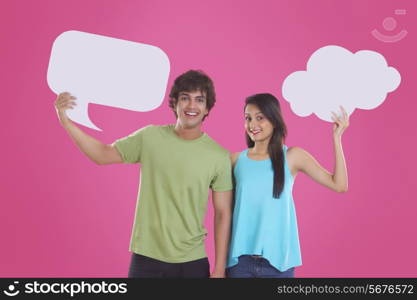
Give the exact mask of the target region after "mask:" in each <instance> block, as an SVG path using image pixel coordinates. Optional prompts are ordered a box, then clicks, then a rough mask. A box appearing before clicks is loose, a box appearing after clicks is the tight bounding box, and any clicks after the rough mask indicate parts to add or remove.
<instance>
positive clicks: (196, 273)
mask: <svg viewBox="0 0 417 300" xmlns="http://www.w3.org/2000/svg"><path fill="white" fill-rule="evenodd" d="M169 98H170V100H169V106H170V108H171V109H172V110H173V112H174V114H175V116H176V123H175V125H163V126H154V125H149V126H146V127H144V128H141V129H139V130H137V131H136V132H134V133H132V134H131V135H129V136H126V137H124V138H121V139H119V140H117V141H115V142H114V143H113V144H111V145H106V144H103V143H101V142H100V141H98V140H96V139H94V138H93V137H91V136H89V135H87V134H86V133H85V132H83V131H82V130H81V129H80V128H79V127H77V126H76V125H74V123H72V122H71V121H70V120H69V119H68V117H67V116H66V113H65V111H66V110H67V109H71V108H73V107H74V105H76V101H75V100H76V98H75V97H74V96H72V95H71V94H69V93H61V94H59V95H58V97H57V99H56V101H55V108H56V110H57V114H58V117H59V120H60V123H61V125H62V126H63V127H64V129H65V130H66V131H67V132H68V134H69V135H70V137H71V138H72V139H73V140H74V141H75V143H76V144H77V146H78V147H79V148H80V150H81V151H82V152H83V153H84V154H85V155H87V156H88V157H89V158H90V159H91V160H92V161H94V162H95V163H97V164H100V165H105V164H115V163H140V164H141V174H140V183H139V186H140V189H139V193H138V201H137V206H136V214H135V221H134V225H133V231H132V236H131V242H130V251H131V252H132V257H131V263H130V268H129V277H142V278H144V277H177V278H207V277H212V278H216V277H218V278H222V277H272V278H274V277H294V268H295V267H297V266H300V265H301V253H300V246H299V238H298V229H297V220H296V213H295V208H294V202H293V197H292V186H293V183H294V179H295V177H296V175H297V173H298V172H304V173H305V174H307V175H308V176H310V177H311V178H312V179H313V180H314V181H316V182H318V183H320V184H322V185H324V186H326V187H328V188H330V189H332V190H335V191H337V192H344V191H346V190H347V170H346V164H345V159H344V156H343V150H342V143H341V137H342V134H343V131H344V130H345V129H346V128H347V126H348V124H349V120H348V115H347V113H346V111H345V110H344V109H343V108H341V111H342V114H341V116H338V115H336V114H335V113H333V121H334V125H333V140H334V152H335V167H334V172H333V173H330V172H328V171H327V170H326V169H324V168H323V167H322V166H320V164H319V163H318V162H317V161H316V160H315V159H314V158H313V157H312V156H311V155H310V154H309V153H308V152H306V151H304V150H303V149H301V148H298V147H291V148H287V146H286V145H285V144H284V139H285V137H286V133H287V130H286V126H285V123H284V120H283V117H282V115H281V110H280V105H279V102H278V100H277V99H276V98H275V97H274V96H273V95H271V94H256V95H253V96H250V97H248V98H247V99H246V101H245V105H244V114H243V116H244V121H243V122H244V124H245V131H246V142H247V145H248V148H247V149H246V150H243V151H242V152H240V153H233V154H232V155H230V154H229V152H228V151H227V150H225V149H224V148H222V147H221V146H220V145H219V144H217V143H216V142H215V141H214V140H212V139H211V138H210V137H209V136H208V135H207V134H205V133H204V132H202V131H201V126H202V122H203V121H204V119H205V118H206V117H207V116H208V114H209V112H210V110H211V109H212V108H213V106H214V104H215V102H216V95H215V90H214V85H213V82H212V80H211V79H210V78H209V77H208V76H207V75H206V74H204V73H203V72H201V71H194V70H190V71H188V72H186V73H184V74H182V75H181V76H179V77H177V78H176V79H175V82H174V84H173V86H172V89H171V92H170V94H169ZM210 189H211V190H212V200H213V207H214V240H215V265H214V268H213V272H212V273H211V274H210V267H209V262H208V258H207V255H206V252H205V245H204V241H205V237H206V234H207V231H206V229H205V228H204V226H203V223H204V217H205V214H206V209H207V202H208V196H209V190H210Z"/></svg>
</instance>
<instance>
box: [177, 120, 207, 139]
mask: <svg viewBox="0 0 417 300" xmlns="http://www.w3.org/2000/svg"><path fill="white" fill-rule="evenodd" d="M174 132H175V134H176V135H177V136H178V137H180V138H181V139H184V140H195V139H198V138H199V137H200V136H202V135H203V132H202V131H201V125H200V126H197V127H194V128H183V127H182V126H181V125H180V124H178V123H177V124H175V128H174Z"/></svg>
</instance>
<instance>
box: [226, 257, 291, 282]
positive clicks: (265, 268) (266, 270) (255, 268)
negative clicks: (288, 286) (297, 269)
mask: <svg viewBox="0 0 417 300" xmlns="http://www.w3.org/2000/svg"><path fill="white" fill-rule="evenodd" d="M226 276H227V277H228V278H292V277H294V268H290V269H288V270H286V271H284V272H281V271H280V270H278V269H277V268H275V267H273V266H272V265H271V264H270V263H269V261H268V260H267V259H265V258H263V257H261V256H252V255H242V256H239V262H238V263H237V265H234V266H232V267H230V268H227V269H226Z"/></svg>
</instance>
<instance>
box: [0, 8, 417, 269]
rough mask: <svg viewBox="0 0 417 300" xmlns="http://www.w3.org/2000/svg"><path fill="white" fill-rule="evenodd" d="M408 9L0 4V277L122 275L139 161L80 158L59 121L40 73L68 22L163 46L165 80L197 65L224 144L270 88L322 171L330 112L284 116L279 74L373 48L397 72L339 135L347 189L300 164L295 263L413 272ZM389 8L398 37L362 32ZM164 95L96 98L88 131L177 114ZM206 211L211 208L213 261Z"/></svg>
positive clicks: (235, 140)
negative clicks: (252, 101) (154, 102)
mask: <svg viewBox="0 0 417 300" xmlns="http://www.w3.org/2000/svg"><path fill="white" fill-rule="evenodd" d="M416 8H417V3H416V2H415V1H411V0H410V1H376V0H375V1H324V0H320V1H319V0H318V1H307V0H306V1H290V0H286V1H284V0H281V1H204V2H203V1H102V0H100V1H99V0H97V1H95V0H91V1H79V0H73V1H47V0H44V1H12V0H5V1H1V2H0V22H1V27H0V37H1V47H0V54H1V55H0V66H1V71H0V76H1V77H0V82H1V86H2V88H1V90H2V97H1V98H2V107H1V109H0V115H1V128H0V140H1V147H0V153H1V158H2V162H1V168H0V170H1V172H0V201H1V202H0V233H1V235H0V236H1V237H2V245H1V247H0V276H1V277H125V276H127V270H128V265H129V260H130V254H129V252H128V245H129V240H130V233H131V228H132V223H133V217H134V210H135V205H136V195H137V189H138V177H139V170H138V166H136V165H110V166H97V165H95V164H93V163H92V162H90V161H89V160H88V159H87V158H86V157H85V156H84V155H83V154H82V153H81V152H80V151H79V150H78V149H77V148H76V146H75V145H74V143H73V142H72V141H71V140H70V139H69V137H68V136H67V134H66V133H65V131H64V130H63V129H62V128H61V126H60V125H59V123H58V120H57V117H56V113H55V109H54V107H53V101H54V100H55V97H56V96H55V95H54V93H53V92H52V91H51V90H50V89H49V87H48V85H47V82H46V74H47V67H48V62H49V56H50V51H51V46H52V43H53V41H54V40H55V38H56V37H57V36H58V35H59V34H61V33H62V32H64V31H67V30H79V31H85V32H90V33H96V34H101V35H105V36H111V37H115V38H120V39H125V40H131V41H135V42H142V43H146V44H151V45H155V46H158V47H160V48H161V49H163V50H164V51H165V52H166V53H167V55H168V56H169V58H170V62H171V72H170V77H169V82H168V87H170V86H171V84H172V82H173V79H174V78H175V77H176V76H178V75H179V74H181V73H182V72H184V71H186V70H188V69H191V68H197V69H202V70H204V71H205V72H207V73H208V74H209V75H210V76H211V77H212V78H213V80H214V82H215V85H216V91H217V96H218V102H217V104H216V106H215V107H214V109H213V110H212V112H211V114H210V117H209V118H208V119H207V120H206V121H205V123H204V130H205V131H206V132H207V133H208V134H209V135H210V136H211V137H212V138H214V139H215V140H217V141H218V142H219V143H220V144H221V145H223V146H224V147H225V148H227V149H229V150H230V151H240V150H242V149H244V148H245V142H244V133H243V116H242V109H243V101H244V98H245V97H246V96H248V95H250V94H253V93H257V92H270V93H273V94H274V95H276V96H277V97H278V98H279V99H280V100H281V105H282V108H283V114H284V118H285V121H286V123H287V126H288V128H289V135H288V138H287V141H286V144H287V145H289V146H295V145H296V146H300V147H303V148H304V149H306V150H307V151H309V152H310V153H311V154H313V155H314V156H315V157H316V158H317V160H318V161H319V162H320V163H321V164H322V165H323V166H325V167H326V168H328V169H329V170H332V168H333V161H334V159H333V145H332V138H331V131H332V130H331V125H330V124H329V123H326V122H323V121H321V120H319V119H318V118H317V117H315V116H314V115H311V116H309V117H305V118H301V117H298V116H297V115H295V114H294V113H293V112H292V111H291V109H290V106H289V104H288V102H286V101H285V100H283V98H282V94H281V85H282V82H283V80H284V79H285V78H286V76H288V75H289V74H290V73H292V72H294V71H296V70H303V69H305V65H306V62H307V60H308V58H309V57H310V55H311V54H312V53H313V52H314V51H315V50H317V49H318V48H320V47H323V46H326V45H339V46H342V47H345V48H347V49H349V50H350V51H352V52H356V51H359V50H363V49H368V50H373V51H377V52H379V53H381V54H382V55H384V57H385V58H386V60H387V61H388V64H389V65H390V66H393V67H395V68H396V69H397V70H398V71H399V72H400V74H401V77H402V81H401V84H400V86H399V87H398V89H397V90H395V91H394V92H392V93H390V94H388V97H387V99H386V100H385V102H384V103H383V104H382V105H380V106H379V107H377V108H376V109H374V110H370V111H368V110H356V111H355V112H354V113H353V115H352V116H351V125H350V127H349V128H348V130H347V131H346V133H345V134H344V137H343V143H344V151H345V155H346V161H347V165H348V170H349V191H348V192H347V193H344V194H337V193H335V192H332V191H330V190H327V189H326V188H324V187H322V186H319V185H318V184H316V183H315V182H313V181H312V180H311V179H309V178H308V177H307V176H305V175H299V176H298V177H297V180H296V183H295V185H294V199H295V203H296V209H297V215H298V223H299V230H300V241H301V250H302V255H303V266H301V267H299V268H297V270H296V276H297V277H371V276H372V277H416V276H417V259H416V258H415V255H416V253H417V239H416V236H417V226H416V225H417V220H416V211H417V203H416V196H415V195H414V190H415V186H416V183H415V178H416V176H415V167H416V165H417V158H416V150H417V149H416V146H417V142H416V140H417V139H416V127H415V112H416V110H417V103H416V90H417V89H416V84H415V79H416V78H417V76H416V69H417V68H416V67H417V65H416V59H415V54H416V53H417V49H416V48H417V46H416V45H417V44H416V35H415V34H416V33H415V29H416V28H417V26H416V25H417V18H416V17H415V15H416ZM395 9H406V11H407V13H406V14H405V15H395V14H394V11H395ZM386 17H394V18H395V19H396V20H397V22H398V23H397V28H396V29H395V30H393V33H397V32H399V31H400V30H401V29H406V30H408V35H407V36H406V37H405V38H404V39H403V40H401V41H399V42H396V43H383V42H381V41H378V40H377V39H375V38H374V37H373V36H372V35H371V31H372V30H373V29H378V30H379V31H380V32H382V33H385V34H388V33H389V32H387V31H384V28H383V27H382V21H383V20H384V19H385V18H386ZM413 20H414V21H413ZM413 53H414V54H413ZM167 100H168V99H167V97H166V98H165V100H164V102H163V104H162V105H161V106H160V107H159V108H158V109H156V110H154V111H151V112H145V113H142V112H133V111H128V110H123V109H117V108H112V107H107V106H101V105H96V104H91V105H90V108H89V114H90V117H91V119H92V120H93V122H94V123H95V124H97V126H98V127H100V128H102V129H103V131H102V132H98V131H94V130H91V129H86V128H83V129H85V131H86V132H88V133H89V134H91V135H93V136H94V137H96V138H98V139H99V140H101V141H103V142H106V143H111V142H113V141H114V140H115V139H117V138H119V137H122V136H125V135H127V134H129V133H130V132H132V131H134V130H136V129H138V128H140V127H143V126H145V125H147V124H166V123H173V122H175V118H174V115H173V113H172V112H171V111H170V109H169V108H168V101H167ZM212 215H213V214H212V208H211V207H210V208H209V211H208V215H207V218H206V226H207V228H208V230H209V235H208V238H207V252H208V255H209V259H210V261H211V263H213V262H214V260H213V259H214V245H213V222H212Z"/></svg>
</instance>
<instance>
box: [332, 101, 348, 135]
mask: <svg viewBox="0 0 417 300" xmlns="http://www.w3.org/2000/svg"><path fill="white" fill-rule="evenodd" d="M340 110H341V112H342V113H341V115H340V116H338V115H337V114H336V113H334V112H332V120H333V122H334V125H333V135H334V137H339V138H340V137H341V136H342V134H343V132H344V131H345V129H346V128H348V126H349V115H348V113H347V112H346V110H345V109H344V108H343V106H340Z"/></svg>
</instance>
